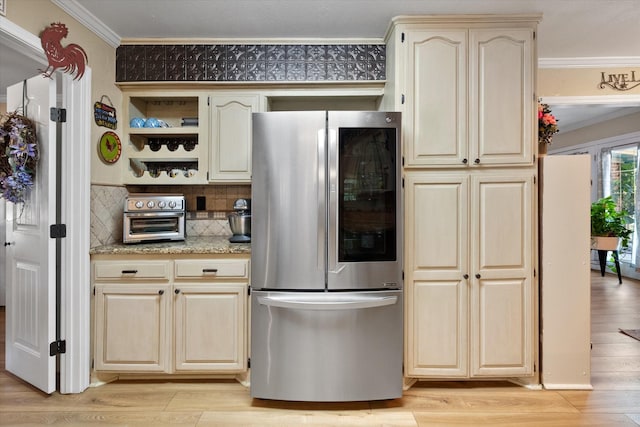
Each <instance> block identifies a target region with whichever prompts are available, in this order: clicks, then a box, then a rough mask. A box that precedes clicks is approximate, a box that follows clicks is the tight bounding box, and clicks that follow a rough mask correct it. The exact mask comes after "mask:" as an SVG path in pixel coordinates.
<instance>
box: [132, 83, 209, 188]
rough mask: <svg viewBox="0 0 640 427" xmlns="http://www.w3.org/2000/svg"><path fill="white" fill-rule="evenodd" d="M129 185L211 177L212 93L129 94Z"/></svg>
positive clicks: (196, 181)
mask: <svg viewBox="0 0 640 427" xmlns="http://www.w3.org/2000/svg"><path fill="white" fill-rule="evenodd" d="M124 108H125V110H126V111H125V118H126V123H125V124H124V127H125V132H124V134H125V140H124V141H123V158H124V161H125V162H126V165H125V166H124V176H123V180H122V181H123V183H124V184H204V183H206V182H207V150H208V144H207V134H208V132H207V131H208V122H207V118H208V116H207V97H206V96H202V95H200V94H198V93H196V92H182V91H139V92H126V93H125V94H124Z"/></svg>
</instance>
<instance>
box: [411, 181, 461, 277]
mask: <svg viewBox="0 0 640 427" xmlns="http://www.w3.org/2000/svg"><path fill="white" fill-rule="evenodd" d="M405 180H406V186H405V187H406V191H407V192H408V194H407V198H406V200H407V206H406V209H407V212H408V213H409V214H408V215H407V221H406V227H407V230H406V234H405V235H406V236H408V237H407V238H406V245H407V247H406V253H407V254H412V255H411V256H408V257H407V268H406V271H409V272H411V273H410V274H411V279H413V280H417V279H436V278H437V279H452V280H461V279H462V278H463V275H464V274H467V273H468V272H467V271H466V269H467V260H468V248H467V245H468V228H467V217H468V201H467V198H468V178H467V176H466V175H465V174H446V173H410V174H407V176H406V178H405Z"/></svg>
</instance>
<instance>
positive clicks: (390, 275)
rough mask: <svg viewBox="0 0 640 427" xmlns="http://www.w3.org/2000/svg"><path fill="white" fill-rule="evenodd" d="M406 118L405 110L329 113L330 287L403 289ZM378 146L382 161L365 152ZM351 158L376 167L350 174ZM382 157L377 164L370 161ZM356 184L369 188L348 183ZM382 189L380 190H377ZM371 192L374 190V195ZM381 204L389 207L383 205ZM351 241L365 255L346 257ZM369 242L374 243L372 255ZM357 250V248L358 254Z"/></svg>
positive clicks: (357, 165)
mask: <svg viewBox="0 0 640 427" xmlns="http://www.w3.org/2000/svg"><path fill="white" fill-rule="evenodd" d="M400 122H401V115H400V113H396V112H378V111H373V112H370V111H329V112H328V130H327V132H328V136H327V140H328V148H327V153H328V161H329V163H328V167H329V174H328V180H329V184H328V208H329V209H328V266H327V268H328V273H327V287H328V289H330V290H356V289H400V288H402V197H401V194H402V186H401V182H402V181H401V180H402V178H401V171H400V164H399V163H400V160H401V151H400ZM350 132H351V133H350ZM346 135H356V136H355V138H359V139H360V140H361V142H362V143H360V142H359V141H356V142H355V143H353V140H354V137H353V136H352V137H350V138H346V137H345V136H346ZM379 135H382V138H384V139H386V141H385V142H384V143H382V144H379V142H380V141H378V142H376V143H375V144H374V143H373V140H374V139H375V138H378V137H379ZM341 138H342V139H341ZM348 139H351V140H352V144H351V145H352V147H351V148H349V147H346V144H348ZM373 145H379V146H381V147H382V148H381V149H380V150H379V151H384V153H373V156H375V157H377V156H378V155H379V156H380V159H381V160H379V159H377V158H375V159H371V155H369V154H367V153H364V151H365V150H370V149H371V147H372V146H373ZM347 151H350V152H349V153H347ZM341 162H342V163H341ZM347 162H351V163H353V164H354V168H364V169H366V168H367V167H369V166H371V167H370V168H369V170H367V171H366V172H360V171H358V172H357V173H353V172H354V171H351V175H352V176H351V177H348V176H346V171H347V170H349V167H348V166H347V165H346V163H347ZM376 162H377V164H376V165H369V166H368V165H367V164H368V163H376ZM380 162H385V163H384V164H383V165H382V164H380ZM384 168H388V169H387V172H381V171H382V169H384ZM372 169H373V170H372ZM364 173H366V174H367V176H364V175H363V174H364ZM356 186H360V187H369V189H367V190H366V191H362V188H361V189H360V190H357V189H355V188H350V189H348V188H347V187H356ZM376 192H377V195H375V194H373V193H376ZM366 193H369V194H370V196H369V198H368V200H367V197H365V194H366ZM380 204H382V205H384V206H383V207H379V206H378V205H380ZM389 218H392V220H391V221H389ZM385 222H386V223H385ZM348 223H349V224H351V226H352V227H351V228H352V230H349V228H350V227H349V226H348V225H347V224H348ZM372 223H377V224H372ZM381 224H382V225H381ZM349 245H351V246H358V247H359V248H360V250H361V256H358V255H356V256H355V257H349V256H345V254H346V252H348V251H349V248H348V246H349ZM367 247H369V248H371V251H369V254H367V250H366V248H367ZM376 247H381V248H380V251H379V252H380V253H376ZM357 251H358V249H357V248H356V249H354V253H355V252H357ZM367 256H370V259H367ZM350 258H351V259H350Z"/></svg>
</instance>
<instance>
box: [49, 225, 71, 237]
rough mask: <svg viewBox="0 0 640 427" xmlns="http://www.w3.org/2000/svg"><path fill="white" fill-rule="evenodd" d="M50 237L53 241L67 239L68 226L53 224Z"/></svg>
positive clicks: (50, 227) (50, 228)
mask: <svg viewBox="0 0 640 427" xmlns="http://www.w3.org/2000/svg"><path fill="white" fill-rule="evenodd" d="M49 237H50V238H52V239H62V238H64V237H67V226H66V225H65V224H51V225H50V226H49Z"/></svg>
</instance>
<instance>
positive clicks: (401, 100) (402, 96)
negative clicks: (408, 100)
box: [400, 93, 404, 104]
mask: <svg viewBox="0 0 640 427" xmlns="http://www.w3.org/2000/svg"><path fill="white" fill-rule="evenodd" d="M400 103H401V104H404V93H403V94H402V95H400Z"/></svg>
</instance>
